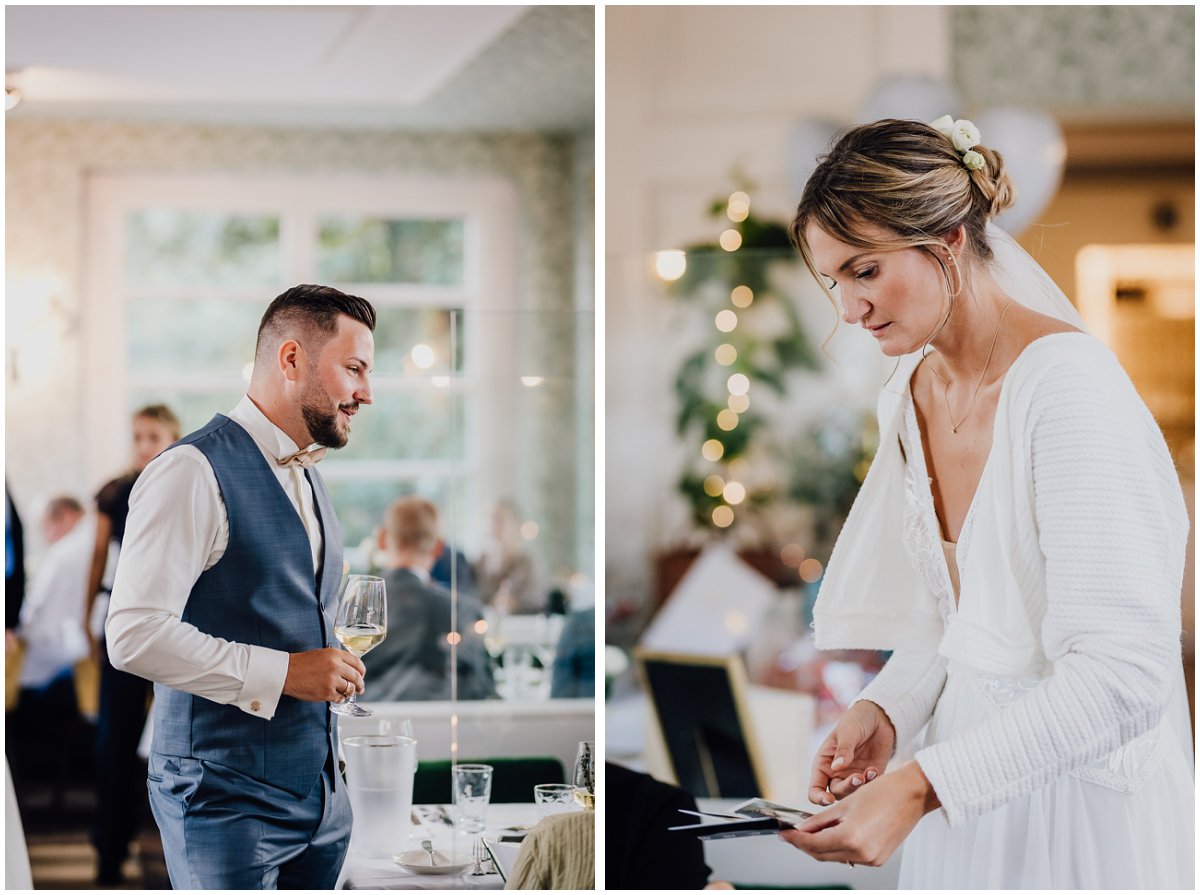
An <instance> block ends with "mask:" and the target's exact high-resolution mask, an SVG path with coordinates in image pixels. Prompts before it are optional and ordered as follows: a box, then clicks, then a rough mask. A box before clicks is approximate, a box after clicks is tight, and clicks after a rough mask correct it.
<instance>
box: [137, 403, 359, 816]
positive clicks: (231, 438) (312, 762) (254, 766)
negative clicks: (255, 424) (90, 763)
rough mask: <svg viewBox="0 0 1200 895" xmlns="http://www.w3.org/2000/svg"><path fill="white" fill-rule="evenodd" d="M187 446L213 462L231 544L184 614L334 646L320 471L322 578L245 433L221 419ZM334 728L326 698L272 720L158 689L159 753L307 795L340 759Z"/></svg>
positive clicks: (225, 626) (336, 547)
mask: <svg viewBox="0 0 1200 895" xmlns="http://www.w3.org/2000/svg"><path fill="white" fill-rule="evenodd" d="M179 444H190V445H192V446H193V447H195V448H197V449H198V450H199V451H200V452H201V453H202V454H204V456H205V457H206V458H207V459H208V462H209V463H210V464H211V465H212V469H213V472H214V473H215V474H216V477H217V484H218V485H219V486H220V489H221V497H222V498H223V499H224V501H225V512H226V513H227V514H228V517H229V546H228V547H226V548H225V553H224V555H223V556H222V557H221V558H220V560H218V561H217V564H216V565H214V566H213V567H212V568H211V569H208V570H206V571H205V572H203V573H202V574H201V575H200V577H199V578H198V579H197V580H196V584H195V586H194V587H192V592H191V594H190V595H189V596H188V601H187V605H186V607H185V608H184V611H183V621H185V622H188V623H189V624H192V625H195V626H196V627H197V628H199V629H200V630H201V631H203V632H204V633H205V634H211V635H213V636H214V637H222V638H224V639H226V640H231V641H234V642H237V643H248V644H257V645H259V646H266V647H270V648H271V649H277V650H283V651H285V652H289V653H295V652H302V651H304V650H311V649H320V648H322V647H326V646H333V645H334V643H333V623H334V618H335V615H336V612H337V590H338V585H339V584H340V581H341V572H342V532H341V528H340V527H339V525H338V522H337V517H336V516H335V515H334V512H333V504H332V502H331V501H330V499H329V492H328V491H327V490H326V489H325V483H324V482H323V481H322V480H321V476H320V475H318V474H317V471H316V470H315V469H310V470H305V475H306V476H308V479H309V481H310V482H311V483H312V489H313V496H314V497H315V504H316V510H317V513H318V515H319V517H320V523H321V529H322V532H323V534H324V557H323V563H322V566H321V574H320V576H317V575H315V574H314V573H313V557H312V548H311V547H310V546H309V540H308V534H307V533H306V532H305V530H304V523H303V522H302V521H301V520H300V515H299V514H298V513H297V512H296V508H295V506H294V505H293V504H292V502H291V501H290V500H289V499H288V496H287V494H286V493H285V492H284V490H283V488H282V487H281V486H280V483H279V480H278V479H277V478H276V477H275V473H274V472H273V471H272V470H271V468H270V467H269V466H268V465H267V461H266V459H265V458H264V457H263V455H262V451H261V450H259V447H258V445H257V444H256V443H255V442H254V440H253V439H252V438H251V437H250V435H249V433H247V432H246V430H245V429H243V428H242V427H241V426H239V425H238V424H237V423H235V422H234V421H233V420H231V419H229V418H228V417H226V416H222V415H221V414H217V415H216V416H215V417H213V419H212V421H211V422H210V423H209V424H208V425H206V426H205V427H204V428H203V429H200V430H198V431H196V432H193V433H192V434H191V435H188V436H186V437H184V438H183V439H181V440H180V441H179V442H177V445H179ZM177 445H176V446H177ZM164 559H165V560H166V561H168V562H169V561H170V557H164ZM336 735H337V726H336V719H335V717H334V715H333V713H331V712H330V711H329V706H328V704H327V703H324V702H301V701H299V700H297V699H293V698H292V697H290V696H280V697H279V705H278V708H277V709H276V711H275V716H274V717H273V718H271V720H269V721H266V720H263V719H262V718H257V717H255V716H254V715H252V714H249V713H247V712H244V711H242V710H241V709H240V708H238V707H237V706H233V705H220V704H218V703H215V702H212V701H211V700H208V699H205V698H203V697H201V696H193V695H192V694H190V693H184V692H183V691H181V690H176V689H174V688H172V687H167V686H164V685H163V684H155V685H154V751H155V752H158V753H160V754H163V755H175V756H182V757H189V758H198V759H203V760H205V761H209V762H213V763H215V764H220V765H225V766H226V767H230V768H233V769H234V770H237V771H240V772H241V773H243V774H246V775H247V776H249V777H253V778H255V779H257V780H261V781H263V782H265V783H268V784H271V785H273V786H277V787H279V788H280V789H283V790H286V791H287V792H290V793H292V794H293V795H296V796H299V797H304V796H307V795H308V794H309V793H310V792H311V791H312V788H313V786H314V785H315V784H316V783H317V779H318V777H319V775H320V773H321V770H322V768H323V767H324V765H325V761H326V759H327V758H328V757H329V756H330V754H332V755H335V756H336V755H337V751H336V749H335V745H334V744H335V743H336V742H337V740H336ZM335 776H336V775H335Z"/></svg>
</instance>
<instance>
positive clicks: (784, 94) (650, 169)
mask: <svg viewBox="0 0 1200 895" xmlns="http://www.w3.org/2000/svg"><path fill="white" fill-rule="evenodd" d="M950 15H951V13H950V8H949V7H911V6H909V7H871V6H855V7H830V6H827V7H812V6H805V7H732V6H730V7H646V8H636V7H610V8H609V9H608V10H607V14H606V38H605V43H606V53H607V59H606V74H605V82H606V109H605V114H606V129H607V135H606V144H605V153H606V163H605V193H606V196H605V201H606V210H605V238H606V258H605V266H606V286H605V302H606V308H605V327H606V331H605V355H606V358H605V368H606V372H605V378H606V389H607V394H606V408H605V412H606V431H607V438H606V445H605V450H606V454H605V468H606V485H605V488H606V496H605V499H606V521H605V524H606V526H607V527H606V554H607V555H606V590H607V597H608V599H609V600H610V601H611V600H616V599H622V598H626V597H632V598H633V599H634V600H635V601H636V602H638V603H641V602H643V601H644V600H645V599H646V597H647V596H648V595H649V588H650V575H651V556H652V554H653V553H654V552H655V551H656V550H659V549H662V548H664V547H668V546H673V545H677V544H679V543H680V542H682V541H684V540H686V539H688V538H689V537H690V536H691V535H692V531H691V526H690V524H689V523H688V519H687V513H686V510H685V506H684V504H683V502H682V500H681V499H680V498H679V497H677V496H676V494H675V480H676V477H677V475H678V473H679V470H680V466H681V463H682V462H683V459H684V455H683V453H682V450H683V448H682V446H681V445H680V444H679V443H678V439H677V438H676V436H675V434H674V429H673V418H674V413H675V402H674V397H673V394H672V392H671V387H672V382H673V379H674V376H675V373H676V370H677V366H678V363H679V361H680V359H681V358H682V355H683V351H684V347H685V345H684V344H683V343H684V342H686V341H687V340H686V337H685V338H681V337H680V333H681V332H685V331H686V330H685V327H686V326H687V323H688V321H687V320H686V319H685V318H684V317H683V316H681V314H680V311H679V310H678V308H677V307H673V305H672V304H671V303H668V302H666V301H664V300H663V299H662V298H661V297H660V296H659V295H658V293H657V292H656V291H655V290H654V288H653V286H652V284H651V282H650V278H649V276H648V268H647V261H648V259H647V254H648V253H650V252H653V251H656V250H659V249H665V248H673V247H679V246H682V245H685V244H688V243H689V242H692V241H696V240H701V239H703V240H706V241H712V240H714V239H715V238H716V236H717V235H718V234H719V232H720V230H721V229H722V228H721V227H720V226H719V225H718V223H717V222H716V221H714V220H712V219H710V218H708V217H707V216H706V214H705V211H706V209H707V206H708V204H709V202H710V201H711V200H712V199H713V198H714V197H717V196H720V195H723V194H725V193H727V192H728V191H730V190H731V189H732V188H733V186H732V183H731V181H730V179H729V174H730V170H731V168H732V167H733V166H734V165H735V164H738V165H740V166H741V168H742V170H743V171H744V172H745V174H746V175H748V176H749V177H750V179H751V180H753V181H754V182H755V183H756V184H757V189H756V190H754V191H752V193H751V197H752V201H753V204H754V210H755V212H756V213H758V214H763V215H765V216H767V217H771V218H776V219H785V220H786V218H787V217H788V216H789V214H790V212H791V210H792V209H793V208H794V207H795V203H796V201H797V200H798V198H799V196H798V195H797V194H796V191H795V188H794V187H793V184H792V178H791V176H790V173H789V168H790V164H789V157H788V145H789V138H790V132H791V130H792V128H793V126H794V125H795V123H796V122H797V121H798V120H800V119H803V118H807V117H811V116H820V117H823V118H828V119H831V120H833V121H835V122H838V123H840V124H848V123H850V122H851V121H852V120H853V118H854V113H855V110H856V109H857V107H858V105H859V104H860V103H861V102H862V101H863V100H864V98H865V97H866V96H867V94H868V92H869V90H870V88H871V87H872V85H873V84H874V83H875V82H876V81H877V80H878V79H879V78H880V77H882V76H884V75H888V74H924V75H931V76H936V77H945V76H946V75H947V74H948V72H949V66H950V43H949V35H950ZM947 111H949V110H947ZM797 282H798V285H797V288H798V289H800V290H804V289H806V287H805V286H803V285H800V284H799V281H797ZM823 302H824V300H823V298H820V296H819V293H817V294H816V295H813V294H812V293H811V292H809V293H806V296H805V302H804V305H805V322H806V324H807V325H808V326H809V332H810V333H816V334H819V335H820V336H824V334H825V333H826V332H828V331H829V329H830V328H831V327H832V325H833V315H832V312H831V311H830V310H829V308H828V306H827V305H824V304H823ZM859 372H863V371H859ZM867 375H868V378H869V374H867ZM884 376H886V372H885V373H884ZM883 378H884V377H879V379H878V380H877V381H882V379H883ZM689 449H690V448H689Z"/></svg>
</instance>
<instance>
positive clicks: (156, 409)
mask: <svg viewBox="0 0 1200 895" xmlns="http://www.w3.org/2000/svg"><path fill="white" fill-rule="evenodd" d="M179 435H180V427H179V420H178V419H177V418H176V417H175V414H173V413H172V412H171V411H170V409H169V408H167V407H166V406H165V405H163V404H152V405H150V406H148V407H143V408H142V409H141V410H139V411H137V413H135V414H134V415H133V467H132V468H131V469H130V470H129V471H127V472H125V473H123V474H122V475H120V476H118V477H117V478H115V479H113V480H112V481H110V482H108V483H107V484H106V485H105V486H104V487H103V488H101V489H100V492H99V493H98V494H97V495H96V545H95V549H94V552H93V554H92V568H91V573H90V575H89V577H88V587H87V599H86V604H85V605H86V607H87V608H86V610H85V612H84V625H85V627H86V630H87V635H88V640H89V643H90V644H91V650H92V658H93V659H95V661H96V662H97V663H98V664H99V667H100V720H99V725H98V727H97V730H96V781H97V782H96V800H97V804H96V826H95V829H94V831H93V834H92V843H93V844H94V845H95V847H96V851H97V854H98V857H99V870H98V873H97V882H98V883H100V884H101V885H115V884H117V883H120V882H121V878H122V877H121V865H122V864H124V863H125V858H126V857H127V856H128V854H129V843H130V842H131V841H132V839H133V836H134V833H135V832H136V830H137V818H138V814H139V813H140V812H141V808H142V806H143V805H144V804H146V801H147V795H146V785H145V774H144V773H143V772H142V771H141V769H140V768H139V766H138V760H137V746H138V742H139V740H140V739H141V736H142V729H143V728H144V727H145V726H146V711H147V707H148V704H149V699H150V695H151V693H152V692H153V691H152V689H151V684H150V682H149V681H147V680H146V679H145V678H140V677H137V676H136V675H132V674H128V673H126V672H124V671H118V670H116V669H115V668H113V667H112V664H111V663H110V662H109V661H108V654H107V651H106V650H105V646H104V639H103V631H104V616H105V614H106V610H107V606H108V591H109V589H110V588H111V587H112V580H113V575H114V574H115V572H116V561H117V557H118V556H119V554H120V549H121V541H122V539H123V538H124V537H125V519H126V517H127V516H128V515H129V495H130V494H131V493H132V492H133V486H134V483H135V482H137V479H138V476H139V475H141V472H142V470H143V469H145V468H146V465H147V464H148V463H149V462H150V461H151V460H153V459H154V458H155V457H157V456H158V455H159V454H160V453H162V452H163V450H165V449H166V448H167V447H169V446H170V445H171V444H173V443H174V442H175V441H178V440H179ZM98 596H101V599H102V606H101V607H99V608H97V607H96V603H97V597H98ZM93 613H94V614H95V615H96V616H97V618H96V619H95V620H93ZM93 621H95V624H93ZM97 632H99V633H97Z"/></svg>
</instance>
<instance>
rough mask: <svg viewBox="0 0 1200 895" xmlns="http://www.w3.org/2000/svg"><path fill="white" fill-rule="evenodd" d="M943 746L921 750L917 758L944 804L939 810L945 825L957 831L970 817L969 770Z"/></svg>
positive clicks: (937, 745) (935, 745) (952, 751)
mask: <svg viewBox="0 0 1200 895" xmlns="http://www.w3.org/2000/svg"><path fill="white" fill-rule="evenodd" d="M944 746H945V744H944V743H935V744H934V745H932V746H928V747H926V748H924V749H922V750H920V751H919V752H918V753H917V754H916V756H915V758H916V762H917V764H919V765H920V766H921V770H922V772H924V774H925V779H927V780H928V781H929V785H930V786H932V787H933V791H934V792H935V793H936V794H937V797H938V801H939V802H941V804H942V807H941V809H940V810H941V812H942V815H943V816H944V817H945V818H946V822H947V823H949V824H950V826H952V827H957V826H960V825H962V824H964V823H966V822H967V820H968V819H969V818H970V816H971V812H970V811H968V808H967V805H968V802H969V799H968V798H967V797H966V793H967V792H968V791H969V788H970V780H969V777H970V776H971V775H970V768H969V767H966V766H965V765H964V763H963V762H962V761H961V760H956V755H955V752H954V750H953V749H945V748H943V747H944ZM959 758H961V752H960V753H959Z"/></svg>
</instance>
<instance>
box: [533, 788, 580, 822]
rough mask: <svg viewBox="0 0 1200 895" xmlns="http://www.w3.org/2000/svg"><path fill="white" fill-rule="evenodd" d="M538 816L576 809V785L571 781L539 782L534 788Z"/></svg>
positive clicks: (563, 812) (547, 815)
mask: <svg viewBox="0 0 1200 895" xmlns="http://www.w3.org/2000/svg"><path fill="white" fill-rule="evenodd" d="M533 801H534V802H535V803H537V812H538V818H539V819H541V818H543V817H549V816H550V815H551V814H565V813H566V812H568V811H575V810H576V805H575V787H574V785H572V784H570V783H539V784H538V785H537V786H535V787H534V788H533Z"/></svg>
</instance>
